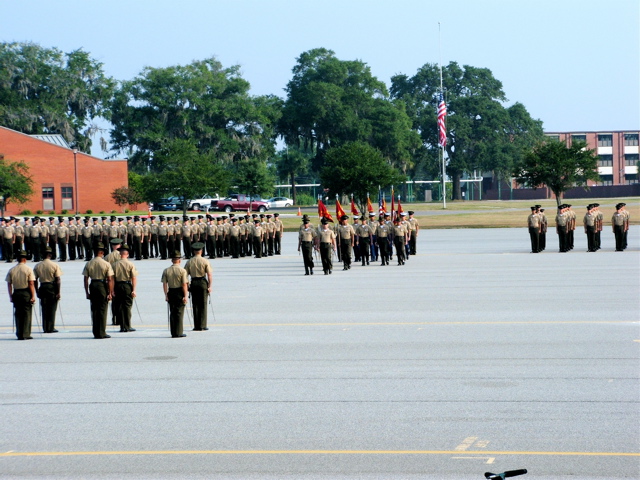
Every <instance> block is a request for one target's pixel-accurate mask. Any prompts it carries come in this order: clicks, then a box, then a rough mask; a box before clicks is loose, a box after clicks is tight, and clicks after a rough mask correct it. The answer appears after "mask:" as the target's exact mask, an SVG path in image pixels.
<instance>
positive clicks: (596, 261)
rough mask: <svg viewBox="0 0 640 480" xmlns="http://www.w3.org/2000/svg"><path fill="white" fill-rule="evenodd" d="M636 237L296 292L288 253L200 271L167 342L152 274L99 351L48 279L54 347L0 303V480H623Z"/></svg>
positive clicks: (341, 278)
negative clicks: (57, 303) (205, 283)
mask: <svg viewBox="0 0 640 480" xmlns="http://www.w3.org/2000/svg"><path fill="white" fill-rule="evenodd" d="M638 234H639V232H638V228H637V227H634V228H633V230H632V232H631V238H632V239H634V242H633V245H631V248H630V249H629V250H628V251H626V252H624V253H615V252H612V251H611V250H612V249H613V239H612V235H611V234H610V233H609V232H605V235H604V245H603V247H604V250H605V251H601V252H598V253H595V254H593V253H586V252H584V250H586V248H585V239H584V238H583V237H584V236H583V235H578V236H577V242H576V251H574V252H572V253H568V254H558V253H555V251H554V250H555V248H554V245H555V240H556V239H555V236H553V235H550V240H549V243H550V245H549V250H550V251H548V252H546V253H543V254H537V255H534V254H529V253H528V248H527V243H528V235H527V231H526V229H501V230H430V231H425V232H423V235H422V236H421V238H420V244H419V255H418V256H416V257H412V258H411V260H410V261H409V262H407V264H406V265H405V266H403V267H400V266H397V265H390V266H389V267H381V266H379V265H377V264H376V265H371V266H368V267H361V266H354V267H353V268H352V270H350V271H348V272H343V271H341V270H340V269H339V268H337V269H336V271H334V273H333V275H331V276H324V275H318V274H317V273H316V275H314V276H313V277H305V276H304V275H302V273H303V268H302V260H301V258H300V257H298V255H297V252H296V249H295V244H294V239H293V235H291V234H289V235H287V237H286V242H285V248H284V251H285V255H283V256H280V257H270V258H266V259H262V260H257V259H249V258H247V259H238V260H232V259H224V260H215V261H214V262H213V266H214V278H215V280H214V288H215V295H214V306H215V320H216V321H215V325H214V328H212V329H211V330H209V331H208V332H191V331H187V333H188V337H187V338H183V339H171V338H169V334H168V331H167V328H166V307H165V304H164V302H163V296H162V291H161V285H160V282H159V279H160V273H161V270H162V269H163V268H164V267H165V266H166V265H168V262H161V261H156V260H150V261H145V262H139V263H138V268H139V270H140V272H141V276H140V284H141V285H140V287H139V299H138V306H139V309H140V314H141V317H142V322H141V320H140V318H138V316H137V313H135V310H134V323H135V327H136V328H137V329H138V331H137V332H134V333H128V334H120V333H117V332H114V333H112V335H113V338H111V339H109V340H101V341H97V340H94V339H93V338H91V330H90V326H89V318H88V308H89V307H88V301H86V300H85V299H84V295H83V294H82V287H81V282H82V277H81V274H80V273H81V269H82V264H81V263H80V262H67V263H66V264H63V269H64V271H65V275H64V277H63V303H62V314H63V319H64V326H63V325H62V322H61V320H62V319H61V318H59V321H58V326H59V329H60V330H61V331H60V333H58V334H55V335H38V334H36V335H35V339H34V340H33V341H30V342H18V341H15V336H14V335H13V334H12V333H11V316H10V310H9V308H7V305H8V301H7V294H6V289H4V287H3V288H2V289H0V306H2V308H1V309H0V365H1V367H2V368H1V370H0V415H1V419H2V420H1V422H0V472H1V473H0V477H2V478H175V479H179V478H180V479H181V478H273V479H275V478H291V479H294V478H327V479H329V478H331V479H334V478H337V479H341V478H359V479H392V478H393V479H398V478H407V479H409V478H410V479H418V478H430V479H435V478H450V479H463V478H464V479H466V478H468V479H473V478H483V476H482V474H483V473H484V472H485V471H493V472H501V471H504V470H509V469H516V468H527V469H529V472H530V473H529V474H528V475H527V476H525V477H521V478H581V479H582V478H608V479H610V478H638V477H640V462H639V460H640V435H639V432H638V417H639V415H638V414H639V413H640V409H639V407H640V398H639V397H640V395H639V389H638V377H639V368H638V367H639V365H640V363H639V359H640V352H639V350H640V330H639V328H638V325H639V320H640V318H639V313H638V312H639V307H640V275H639V273H640V268H639V267H640V248H639V244H638V243H639V242H638V240H637V239H638ZM610 237H611V238H610ZM392 263H393V262H392ZM7 269H8V265H6V264H0V275H1V276H2V278H4V276H5V275H6V271H7ZM320 273H321V272H320ZM186 323H187V325H188V321H187V322H186Z"/></svg>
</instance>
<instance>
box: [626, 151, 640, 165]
mask: <svg viewBox="0 0 640 480" xmlns="http://www.w3.org/2000/svg"><path fill="white" fill-rule="evenodd" d="M638 160H640V157H639V155H638V154H637V153H627V154H626V155H625V156H624V164H625V165H626V166H627V167H635V166H636V165H638Z"/></svg>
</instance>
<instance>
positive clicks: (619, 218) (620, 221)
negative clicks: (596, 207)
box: [611, 212, 625, 227]
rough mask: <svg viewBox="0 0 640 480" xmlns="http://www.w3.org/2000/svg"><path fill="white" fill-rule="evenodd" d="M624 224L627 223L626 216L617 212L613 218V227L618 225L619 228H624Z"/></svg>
mask: <svg viewBox="0 0 640 480" xmlns="http://www.w3.org/2000/svg"><path fill="white" fill-rule="evenodd" d="M624 222H625V216H624V215H623V214H622V212H616V213H614V214H613V217H611V224H612V225H617V226H618V227H623V226H624Z"/></svg>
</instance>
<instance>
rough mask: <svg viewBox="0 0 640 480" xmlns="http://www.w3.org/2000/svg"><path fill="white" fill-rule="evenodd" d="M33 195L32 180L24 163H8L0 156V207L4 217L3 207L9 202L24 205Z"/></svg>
mask: <svg viewBox="0 0 640 480" xmlns="http://www.w3.org/2000/svg"><path fill="white" fill-rule="evenodd" d="M31 195H33V179H32V178H31V175H29V166H28V165H27V164H26V163H25V162H10V161H8V160H5V158H4V156H2V155H0V196H1V197H3V199H2V200H0V207H1V208H2V214H1V215H0V216H3V217H4V207H5V205H6V204H7V203H9V202H14V203H17V204H21V203H25V202H26V201H28V200H29V197H31Z"/></svg>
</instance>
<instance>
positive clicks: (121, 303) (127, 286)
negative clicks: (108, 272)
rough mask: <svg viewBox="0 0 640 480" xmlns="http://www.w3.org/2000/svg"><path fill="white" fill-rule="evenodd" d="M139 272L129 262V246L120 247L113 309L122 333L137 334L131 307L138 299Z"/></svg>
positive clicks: (114, 276)
mask: <svg viewBox="0 0 640 480" xmlns="http://www.w3.org/2000/svg"><path fill="white" fill-rule="evenodd" d="M137 277H138V271H137V270H136V267H135V265H134V264H133V263H132V262H131V261H130V260H129V246H128V245H126V244H122V245H121V246H120V260H118V261H117V262H116V263H115V266H114V267H113V279H114V288H113V299H114V305H113V309H114V310H115V311H116V323H117V324H118V325H120V331H121V332H135V331H136V329H135V328H132V327H131V307H132V306H133V301H134V298H136V286H137V281H138V278H137Z"/></svg>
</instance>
